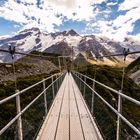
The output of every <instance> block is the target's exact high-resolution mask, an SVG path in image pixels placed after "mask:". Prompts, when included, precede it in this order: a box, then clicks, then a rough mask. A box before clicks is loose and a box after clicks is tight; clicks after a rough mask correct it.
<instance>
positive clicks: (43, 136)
mask: <svg viewBox="0 0 140 140" xmlns="http://www.w3.org/2000/svg"><path fill="white" fill-rule="evenodd" d="M99 139H102V137H101V135H100V133H99V131H98V128H97V127H96V125H95V122H94V120H93V119H92V117H91V114H90V113H89V110H88V108H87V106H86V104H85V101H84V99H83V97H82V95H81V93H80V91H79V89H78V87H77V85H76V83H75V81H74V79H73V77H72V75H71V74H66V76H65V78H64V81H63V83H62V85H61V87H60V89H59V91H58V94H57V95H56V98H55V100H54V102H53V104H52V106H51V108H50V110H49V113H48V115H47V117H46V119H45V121H44V124H43V126H42V128H41V130H40V132H39V134H38V136H37V140H99Z"/></svg>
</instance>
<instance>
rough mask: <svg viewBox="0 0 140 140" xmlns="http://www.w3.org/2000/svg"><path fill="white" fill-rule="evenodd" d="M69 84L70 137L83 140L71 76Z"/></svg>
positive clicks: (72, 139) (73, 139)
mask: <svg viewBox="0 0 140 140" xmlns="http://www.w3.org/2000/svg"><path fill="white" fill-rule="evenodd" d="M69 86H70V139H71V140H84V138H83V132H82V128H81V124H80V119H79V114H78V108H77V106H76V100H75V96H74V92H73V87H72V79H71V78H70V84H69Z"/></svg>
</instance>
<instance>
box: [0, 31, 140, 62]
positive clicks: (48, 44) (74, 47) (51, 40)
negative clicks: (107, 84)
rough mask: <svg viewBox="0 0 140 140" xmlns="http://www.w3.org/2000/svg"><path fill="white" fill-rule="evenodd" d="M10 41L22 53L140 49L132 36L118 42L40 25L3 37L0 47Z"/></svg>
mask: <svg viewBox="0 0 140 140" xmlns="http://www.w3.org/2000/svg"><path fill="white" fill-rule="evenodd" d="M9 44H11V46H15V47H16V51H18V52H24V53H30V52H32V51H40V52H47V53H56V54H60V55H67V56H71V55H73V56H74V57H76V56H77V55H78V54H79V53H82V54H84V56H85V57H88V56H90V57H93V56H95V57H97V56H102V55H110V54H115V53H122V52H123V49H124V48H129V49H130V50H133V51H134V50H139V49H140V43H138V42H134V41H133V43H132V40H131V39H129V38H127V39H125V40H124V42H116V41H113V40H110V39H108V38H106V37H98V36H94V35H86V36H81V35H79V34H78V33H76V32H75V31H74V30H72V29H71V30H69V31H63V32H56V33H49V34H46V33H44V32H41V31H40V30H39V29H38V28H31V29H26V30H23V31H21V32H19V33H18V34H17V35H15V36H12V37H5V38H0V49H6V50H7V49H8V46H9ZM21 57H22V56H21V55H16V56H15V59H16V60H17V59H19V58H21ZM135 57H136V55H133V56H132V57H130V61H132V60H134V59H135ZM121 58H122V57H120V59H121ZM120 59H119V58H118V57H110V58H104V59H100V61H108V62H109V63H110V62H113V63H117V62H118V61H119V60H120ZM128 60H129V59H128ZM10 61H11V56H10V54H8V53H3V52H0V62H10Z"/></svg>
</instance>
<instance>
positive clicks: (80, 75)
mask: <svg viewBox="0 0 140 140" xmlns="http://www.w3.org/2000/svg"><path fill="white" fill-rule="evenodd" d="M79 78H80V79H79V82H80V90H81V79H82V76H81V75H79Z"/></svg>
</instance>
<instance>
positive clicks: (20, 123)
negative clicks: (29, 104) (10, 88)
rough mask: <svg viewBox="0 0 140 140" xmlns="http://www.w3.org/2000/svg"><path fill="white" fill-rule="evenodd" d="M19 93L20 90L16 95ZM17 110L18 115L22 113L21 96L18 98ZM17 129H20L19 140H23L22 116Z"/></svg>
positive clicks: (18, 120)
mask: <svg viewBox="0 0 140 140" xmlns="http://www.w3.org/2000/svg"><path fill="white" fill-rule="evenodd" d="M17 92H19V90H16V93H17ZM16 109H17V114H19V113H20V112H21V106H20V95H17V96H16ZM17 128H18V139H19V140H23V133H22V119H21V116H20V117H19V118H18V119H17Z"/></svg>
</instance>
